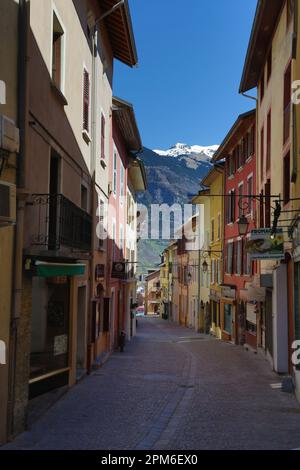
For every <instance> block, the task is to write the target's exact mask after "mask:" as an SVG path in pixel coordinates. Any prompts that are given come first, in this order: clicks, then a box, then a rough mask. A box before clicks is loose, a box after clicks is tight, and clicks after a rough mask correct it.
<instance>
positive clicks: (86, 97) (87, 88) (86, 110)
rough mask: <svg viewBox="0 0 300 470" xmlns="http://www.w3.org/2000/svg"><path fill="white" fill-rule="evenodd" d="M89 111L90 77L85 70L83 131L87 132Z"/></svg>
mask: <svg viewBox="0 0 300 470" xmlns="http://www.w3.org/2000/svg"><path fill="white" fill-rule="evenodd" d="M89 110H90V77H89V73H88V72H87V70H84V71H83V129H84V130H86V131H87V132H89Z"/></svg>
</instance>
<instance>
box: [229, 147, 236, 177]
mask: <svg viewBox="0 0 300 470" xmlns="http://www.w3.org/2000/svg"><path fill="white" fill-rule="evenodd" d="M234 159H235V153H234V152H233V153H232V155H230V157H229V176H233V175H234V169H235V168H234V167H235V161H234Z"/></svg>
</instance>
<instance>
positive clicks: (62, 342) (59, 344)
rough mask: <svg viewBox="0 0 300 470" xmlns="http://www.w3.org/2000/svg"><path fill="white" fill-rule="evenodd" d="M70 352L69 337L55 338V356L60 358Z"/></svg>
mask: <svg viewBox="0 0 300 470" xmlns="http://www.w3.org/2000/svg"><path fill="white" fill-rule="evenodd" d="M67 352H68V335H61V336H55V338H54V356H60V355H61V354H66V353H67Z"/></svg>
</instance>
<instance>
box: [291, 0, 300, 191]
mask: <svg viewBox="0 0 300 470" xmlns="http://www.w3.org/2000/svg"><path fill="white" fill-rule="evenodd" d="M298 13H299V5H298V0H294V31H293V47H292V60H293V61H294V63H296V62H295V61H296V60H297V46H298ZM293 79H296V77H295V74H294V73H293ZM292 139H293V171H292V178H291V182H292V183H296V181H297V173H298V138H297V110H296V105H295V104H294V103H293V104H292Z"/></svg>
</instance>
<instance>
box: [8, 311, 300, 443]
mask: <svg viewBox="0 0 300 470" xmlns="http://www.w3.org/2000/svg"><path fill="white" fill-rule="evenodd" d="M279 382H280V380H279V378H278V376H277V375H275V374H273V373H272V372H271V371H270V367H269V364H268V363H267V362H266V361H265V360H264V359H263V358H261V357H260V356H258V355H255V354H253V353H250V352H247V351H245V350H244V349H243V348H240V347H236V346H232V345H231V344H228V343H224V342H221V341H217V340H215V339H213V338H210V337H205V336H201V335H197V334H195V333H193V332H192V331H190V330H188V329H186V328H181V327H178V326H175V325H173V324H170V323H168V322H164V321H162V320H158V319H142V320H139V326H138V335H137V337H136V338H135V339H134V340H133V341H132V343H131V344H127V345H126V348H125V352H124V353H123V354H121V353H115V354H114V355H113V356H112V357H111V358H110V359H109V360H108V361H107V362H106V364H105V365H104V366H103V367H102V368H101V369H99V370H98V371H96V372H94V373H93V374H92V375H91V376H90V377H88V378H86V379H84V380H83V381H82V382H81V383H79V384H78V385H77V386H75V387H74V388H73V389H72V390H71V391H70V392H68V393H67V394H65V395H64V396H63V398H61V399H60V400H59V401H58V402H57V403H56V404H55V405H54V406H52V407H51V408H50V409H49V410H48V412H46V413H45V414H44V415H43V416H42V417H41V418H40V419H39V420H37V421H36V422H35V423H34V424H33V425H32V426H31V429H29V430H28V431H27V432H25V433H23V434H21V435H20V436H19V437H18V438H17V439H16V440H15V441H14V442H13V443H12V444H9V445H7V446H6V447H5V449H97V450H103V449H105V450H113V449H122V450H123V449H131V450H134V449H143V450H144V449H146V450H147V449H159V450H165V449H178V450H188V449H194V450H202V449H293V448H298V447H299V446H300V407H299V405H298V404H297V402H296V400H295V399H294V397H293V395H291V394H287V393H283V392H282V391H281V390H280V389H279V388H272V387H271V384H278V383H279Z"/></svg>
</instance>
